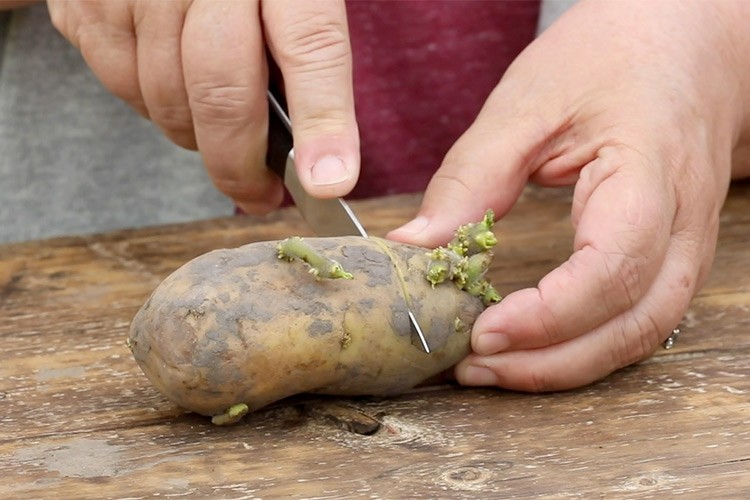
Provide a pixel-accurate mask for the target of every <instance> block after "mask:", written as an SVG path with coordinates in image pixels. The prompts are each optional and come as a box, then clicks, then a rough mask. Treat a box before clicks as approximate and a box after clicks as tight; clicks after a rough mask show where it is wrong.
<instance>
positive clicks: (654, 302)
mask: <svg viewBox="0 0 750 500" xmlns="http://www.w3.org/2000/svg"><path fill="white" fill-rule="evenodd" d="M716 227H718V222H716V223H715V225H714V228H712V229H709V231H708V234H707V235H705V236H706V238H707V239H708V240H709V241H711V239H712V238H713V240H714V241H715V235H716V229H715V228H716ZM707 248H709V247H708V246H707V245H706V244H705V243H704V242H703V241H696V239H695V235H694V234H690V233H689V232H685V233H681V234H678V235H675V237H674V238H673V239H672V242H671V244H670V247H669V251H668V254H667V259H666V260H665V264H664V267H663V269H662V270H661V272H660V273H659V276H658V278H657V280H656V281H655V283H654V285H653V287H652V288H651V289H650V290H649V291H648V293H647V294H646V295H645V296H644V297H643V298H642V299H641V300H640V301H639V302H638V304H637V305H635V307H634V308H633V309H632V310H628V311H626V312H624V313H623V314H621V315H619V316H617V317H615V318H613V319H611V320H609V321H608V322H606V323H604V324H603V325H601V326H600V327H598V328H596V329H594V330H593V331H591V332H589V333H587V334H585V335H582V336H580V337H577V338H575V339H572V340H569V341H567V342H563V343H560V344H556V345H551V346H548V347H544V348H541V349H531V350H520V351H510V352H503V353H499V354H494V355H489V356H481V355H478V354H472V355H470V356H468V357H467V358H466V359H464V360H463V361H461V363H459V364H458V365H457V366H456V370H455V371H456V378H457V379H458V381H459V382H460V383H462V384H464V385H496V386H499V387H504V388H507V389H513V390H521V391H531V392H541V391H554V390H565V389H571V388H575V387H580V386H583V385H586V384H589V383H591V382H594V381H595V380H598V379H600V378H602V377H605V376H606V375H608V374H610V373H612V372H613V371H615V370H617V369H619V368H622V367H624V366H628V365H630V364H632V363H635V362H637V361H640V360H642V359H644V358H646V357H647V356H649V355H650V354H652V353H653V352H654V350H656V349H657V347H658V346H659V345H660V344H661V343H662V342H663V341H664V340H665V339H666V338H667V337H668V336H669V335H670V333H671V331H672V329H673V328H675V326H676V325H678V324H679V322H680V320H681V318H682V316H683V315H684V313H685V311H686V310H687V308H688V305H689V303H690V300H691V298H692V296H693V294H694V293H695V290H696V287H697V285H698V284H699V281H700V280H701V279H702V278H701V274H703V272H704V271H703V270H704V269H705V268H706V267H707V265H706V263H707V262H708V263H710V260H711V257H712V253H711V252H710V251H707Z"/></svg>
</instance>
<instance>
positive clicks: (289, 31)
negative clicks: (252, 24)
mask: <svg viewBox="0 0 750 500" xmlns="http://www.w3.org/2000/svg"><path fill="white" fill-rule="evenodd" d="M262 15H263V23H264V26H265V29H266V37H267V41H268V44H269V48H270V50H271V53H272V54H273V57H274V60H275V61H276V63H277V64H278V65H279V68H280V69H281V73H282V74H283V77H284V89H285V92H286V99H287V104H288V106H289V116H290V119H291V121H292V130H293V134H294V149H295V158H296V162H297V169H298V173H299V178H300V182H301V183H302V185H303V187H304V188H305V189H306V190H307V191H308V192H309V193H310V194H312V195H314V196H318V197H334V196H343V195H345V194H347V193H348V192H349V191H350V190H351V189H352V188H353V187H354V185H355V183H356V182H357V178H358V176H359V162H360V157H359V135H358V131H357V124H356V119H355V115H354V91H353V87H352V57H351V48H350V44H349V32H348V28H347V19H346V6H345V4H344V1H343V0H310V1H306V2H292V1H290V0H286V1H282V0H273V1H266V2H263V3H262Z"/></svg>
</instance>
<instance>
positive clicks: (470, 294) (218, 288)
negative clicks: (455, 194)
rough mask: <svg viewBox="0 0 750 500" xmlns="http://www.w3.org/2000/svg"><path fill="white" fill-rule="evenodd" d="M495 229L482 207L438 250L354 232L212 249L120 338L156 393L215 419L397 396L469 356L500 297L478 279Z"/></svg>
mask: <svg viewBox="0 0 750 500" xmlns="http://www.w3.org/2000/svg"><path fill="white" fill-rule="evenodd" d="M491 225H492V212H491V211H490V212H488V214H487V216H486V217H485V219H484V220H483V221H481V222H480V223H476V224H468V225H466V226H462V227H461V228H459V230H458V231H457V232H456V238H454V240H453V241H452V242H451V243H450V244H449V245H447V246H446V247H440V248H438V249H435V250H432V251H430V250H427V249H424V248H420V247H415V246H409V245H404V244H400V243H395V242H392V241H388V240H384V239H380V238H375V237H371V238H361V237H354V236H351V237H337V238H306V239H302V238H289V239H287V240H284V241H281V242H260V243H252V244H249V245H245V246H243V247H240V248H236V249H227V250H215V251H212V252H209V253H207V254H205V255H202V256H200V257H197V258H196V259H193V260H192V261H190V262H188V263H187V264H185V265H184V266H182V267H181V268H179V269H178V270H176V271H175V272H174V273H172V274H171V275H170V276H169V277H167V278H166V279H165V280H164V281H163V282H162V283H161V284H160V285H159V286H158V287H157V289H156V290H155V291H154V293H153V294H152V295H151V297H150V298H149V299H148V301H147V302H146V303H145V304H144V305H143V307H142V308H141V309H140V311H139V312H138V314H137V315H136V316H135V318H134V320H133V322H132V325H131V329H130V336H129V338H128V345H129V347H130V349H131V351H132V352H133V355H134V356H135V359H136V360H137V362H138V364H139V365H140V367H141V368H142V369H143V371H144V373H145V374H146V376H147V377H148V379H149V380H150V381H151V383H152V384H153V385H154V386H155V387H156V388H157V389H158V390H159V391H160V392H161V393H163V394H164V395H165V396H166V397H167V398H168V399H170V400H171V401H173V402H174V403H176V404H177V405H179V406H181V407H183V408H185V409H188V410H191V411H194V412H197V413H200V414H203V415H207V416H211V417H213V422H214V423H217V424H226V423H232V422H235V421H237V420H238V419H240V418H241V417H242V416H243V415H244V414H245V413H247V412H248V411H253V410H257V409H259V408H261V407H263V406H265V405H268V404H270V403H272V402H274V401H277V400H280V399H283V398H285V397H288V396H292V395H294V394H299V393H305V392H316V393H322V394H335V395H394V394H398V393H401V392H404V391H406V390H408V389H411V388H412V387H414V386H415V385H418V384H419V383H421V382H423V381H424V380H426V379H428V378H430V377H431V376H433V375H435V374H438V373H440V372H442V371H443V370H446V369H447V368H450V367H451V366H452V365H454V364H455V363H456V362H458V361H459V360H461V359H462V358H463V357H464V356H466V355H467V354H468V353H469V351H470V332H471V327H472V325H473V323H474V320H475V319H476V317H477V316H478V315H479V313H480V312H481V311H482V310H483V309H484V308H485V307H486V305H488V304H490V303H492V302H496V301H497V300H499V299H500V297H499V295H497V293H496V292H495V290H494V289H493V288H492V286H491V285H490V284H489V283H488V281H487V280H486V279H485V273H486V270H487V268H488V266H489V262H490V258H491V247H492V246H493V245H494V244H495V238H494V235H493V234H492V232H491ZM408 308H411V310H412V311H413V312H414V314H415V316H416V318H417V319H418V321H419V323H420V326H421V327H422V329H423V330H424V333H425V336H426V339H427V342H428V344H429V346H430V348H431V350H432V352H431V353H429V354H428V353H425V352H424V351H423V350H422V347H421V345H420V343H419V342H418V341H416V340H415V339H414V338H413V333H412V329H411V324H410V322H409V318H408V315H407V311H408Z"/></svg>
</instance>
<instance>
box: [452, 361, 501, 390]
mask: <svg viewBox="0 0 750 500" xmlns="http://www.w3.org/2000/svg"><path fill="white" fill-rule="evenodd" d="M460 380H461V383H462V384H463V385H497V375H495V372H493V371H492V370H490V369H489V368H487V367H486V366H477V365H469V366H467V367H466V370H465V371H464V376H463V377H461V378H460Z"/></svg>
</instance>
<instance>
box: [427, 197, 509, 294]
mask: <svg viewBox="0 0 750 500" xmlns="http://www.w3.org/2000/svg"><path fill="white" fill-rule="evenodd" d="M494 222H495V214H494V213H493V212H492V210H487V212H486V213H485V215H484V218H483V219H482V220H481V221H480V222H475V223H469V224H465V225H463V226H461V227H459V228H458V229H457V230H456V232H455V235H454V237H453V239H452V240H451V241H450V243H448V244H447V245H446V246H444V247H438V248H436V249H434V250H432V251H431V252H429V253H428V254H427V255H428V256H429V257H430V263H429V264H428V267H427V272H426V273H425V277H426V278H427V281H429V282H430V284H431V285H432V286H433V288H434V287H435V286H436V285H439V284H440V283H443V282H446V281H453V283H455V284H456V286H458V287H459V288H460V289H461V290H464V291H466V292H467V293H469V294H471V295H473V296H475V297H479V298H480V299H482V302H484V305H490V304H493V303H495V302H500V300H501V299H502V297H501V296H500V294H499V293H498V292H497V290H495V289H494V288H493V287H492V285H491V284H490V282H489V281H488V280H487V270H488V269H489V267H490V263H491V262H492V255H493V254H492V247H494V246H495V245H496V244H497V238H496V237H495V234H494V233H493V232H492V225H493V224H494Z"/></svg>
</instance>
